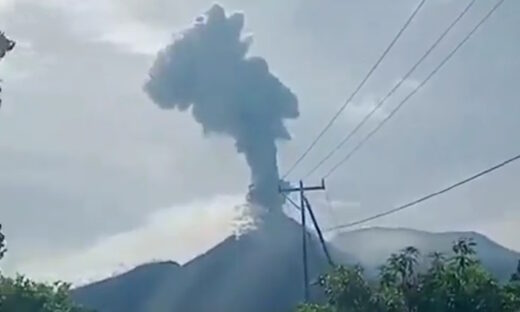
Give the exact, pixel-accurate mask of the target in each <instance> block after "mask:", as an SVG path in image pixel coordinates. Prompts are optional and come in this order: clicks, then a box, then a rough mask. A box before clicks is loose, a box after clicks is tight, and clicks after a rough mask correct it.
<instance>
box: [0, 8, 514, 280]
mask: <svg viewBox="0 0 520 312" xmlns="http://www.w3.org/2000/svg"><path fill="white" fill-rule="evenodd" d="M418 2H419V1H418V0H406V1H405V0H402V1H375V0H371V1H367V0H356V1H314V0H300V1H298V0H286V1H283V4H281V2H280V1H277V0H264V1H252V0H247V1H245V0H221V1H220V3H221V4H222V5H223V6H224V7H225V8H226V10H228V11H229V12H233V11H236V10H239V11H243V12H244V13H245V17H246V28H247V30H248V31H249V32H250V33H252V34H253V35H254V44H253V46H252V50H251V54H252V55H260V56H263V57H264V58H265V59H266V60H267V61H268V62H269V64H270V69H271V70H272V71H273V72H274V73H275V74H276V75H277V76H278V77H279V78H280V80H281V81H282V82H283V83H284V84H285V85H287V86H288V87H290V88H291V89H292V90H293V92H294V93H295V94H296V95H297V96H298V98H299V105H300V112H301V117H300V118H299V119H298V120H296V121H291V122H290V123H288V128H289V129H290V131H291V133H292V135H293V136H294V138H293V140H292V141H290V142H281V143H280V155H279V158H280V162H281V168H282V171H283V170H286V169H287V168H288V167H289V165H290V164H291V162H292V161H294V160H295V158H296V157H297V156H299V154H300V153H301V152H302V151H303V150H304V149H305V148H306V147H307V145H308V144H309V143H310V141H311V139H313V137H314V136H315V135H316V134H317V132H318V131H319V130H321V128H322V127H323V126H324V125H325V123H326V122H327V121H328V119H330V117H331V116H332V115H333V114H334V112H335V111H336V110H337V109H338V107H339V106H341V105H342V104H343V102H344V101H345V99H346V97H347V96H348V95H349V94H350V92H352V90H353V89H354V88H355V86H356V84H357V83H358V82H359V81H360V79H361V78H362V77H363V75H364V74H365V73H366V72H367V71H368V69H369V67H370V66H371V65H372V64H373V62H375V60H376V59H377V57H378V56H379V55H380V54H381V52H382V51H383V50H384V48H385V47H386V45H387V44H388V43H389V42H390V40H391V39H392V37H393V36H394V35H395V33H396V32H397V30H398V29H399V27H400V26H401V25H402V24H403V23H404V21H405V19H406V18H407V17H408V16H409V14H410V13H411V11H412V10H413V8H414V7H415V6H416V5H417V3H418ZM494 2H495V1H491V0H490V1H487V0H486V1H484V0H482V1H477V3H476V5H475V6H474V8H473V9H472V11H470V13H469V14H468V16H467V17H466V18H465V19H464V20H463V21H462V23H461V24H460V27H458V28H456V29H455V30H454V32H453V33H452V34H451V35H450V36H448V38H447V39H446V41H445V42H444V43H443V44H442V45H441V46H440V47H439V49H438V50H436V51H435V52H434V53H433V54H432V55H431V58H430V59H428V60H427V61H426V62H425V63H424V64H423V66H422V67H421V68H419V70H418V71H417V73H416V74H414V75H413V78H411V79H409V81H407V83H406V84H405V86H404V87H403V88H402V90H401V91H400V92H398V93H397V94H396V95H395V97H393V98H392V99H391V100H390V101H389V102H388V103H387V105H388V106H386V107H385V108H384V109H383V110H382V112H381V113H379V115H377V116H375V117H376V118H375V120H373V121H372V122H371V123H369V124H368V125H367V126H368V127H367V129H368V130H369V129H370V128H371V127H373V126H374V125H375V123H376V122H377V121H378V119H379V120H380V119H381V118H382V117H384V115H385V114H387V113H388V111H390V110H391V108H392V107H394V106H395V105H396V104H397V103H398V101H399V99H401V98H402V97H403V96H405V95H406V93H407V92H409V91H410V90H411V88H413V87H414V86H415V85H416V84H417V82H418V81H420V80H421V79H422V78H424V76H425V75H426V74H427V73H428V71H429V70H431V69H432V68H433V67H434V66H435V65H436V64H437V62H439V60H440V58H441V57H443V56H444V55H446V53H448V52H449V50H450V49H451V48H452V47H453V46H454V45H455V44H456V43H457V42H458V40H460V39H461V38H462V36H464V35H465V34H466V33H467V31H468V30H469V29H470V28H471V27H472V26H473V25H474V24H475V23H476V22H477V21H478V19H480V18H481V17H482V16H483V15H484V14H485V13H486V11H487V10H489V8H490V7H491V6H492V5H493V3H494ZM466 3H467V1H454V0H452V1H449V0H430V1H427V2H426V5H425V6H424V8H423V10H422V11H421V12H420V13H419V15H418V16H417V18H416V19H415V20H414V22H413V23H412V25H411V26H410V28H409V30H408V31H407V32H406V33H405V34H404V35H403V37H402V40H401V41H399V42H398V44H397V45H396V47H395V49H394V50H393V51H392V52H391V53H390V54H389V55H388V57H387V59H385V61H384V63H383V64H382V66H381V67H380V68H379V69H378V70H377V71H376V72H375V74H374V76H373V79H371V80H370V81H369V83H368V84H367V85H366V86H365V88H364V89H362V91H361V92H360V93H359V95H358V96H357V97H356V98H355V99H354V103H353V105H352V106H351V107H350V108H349V109H347V110H346V111H345V113H344V114H342V116H341V118H339V120H338V122H337V123H336V124H335V126H334V127H333V128H332V129H331V131H330V132H329V133H328V135H327V136H326V137H324V139H323V140H322V141H321V143H320V144H319V145H318V146H317V148H316V149H315V150H314V151H313V153H311V154H310V155H309V158H308V159H306V160H305V161H304V162H303V163H302V164H301V166H300V167H298V168H297V170H295V172H294V174H293V175H292V176H291V177H290V178H292V179H297V178H299V177H300V176H301V175H302V174H304V173H305V171H306V170H309V169H310V168H311V167H312V166H313V165H314V164H315V163H316V162H317V161H318V160H319V159H320V157H323V156H324V155H325V154H326V153H327V152H328V151H329V149H331V148H332V146H333V145H334V143H336V142H338V141H339V140H340V139H341V138H342V137H343V136H344V135H345V134H346V133H347V131H348V130H349V129H352V127H353V126H354V125H355V123H356V121H359V120H360V118H362V116H363V114H364V113H366V112H368V111H369V109H370V108H371V107H372V105H374V101H376V100H377V99H379V98H380V97H381V96H383V95H384V94H385V93H386V92H387V91H388V90H389V89H390V88H391V87H392V86H393V84H395V82H396V81H398V79H400V78H401V77H402V76H403V74H404V73H405V72H406V71H407V70H408V68H409V67H410V66H411V65H412V64H413V63H414V62H415V61H416V59H417V58H418V57H419V56H420V55H421V54H422V53H423V52H424V51H425V50H426V49H427V48H428V46H429V45H430V44H431V43H432V42H433V41H434V40H435V39H436V37H437V36H438V35H439V34H440V33H441V32H442V31H443V29H444V28H445V27H446V25H447V24H448V23H450V22H451V20H452V19H453V18H454V17H455V16H456V15H457V14H459V12H460V11H461V10H462V9H463V7H464V6H465V5H466ZM211 4H212V1H206V0H190V1H187V0H150V1H138V0H89V1H85V0H74V1H72V0H45V1H41V0H1V2H0V29H1V30H4V31H5V32H6V34H7V35H8V36H9V37H11V38H12V39H14V40H16V41H17V46H16V48H15V49H14V50H13V51H12V52H11V53H9V54H8V55H7V56H6V57H5V58H4V59H3V60H2V61H1V62H0V76H1V78H2V79H3V81H4V82H3V84H2V88H3V92H2V99H3V105H2V108H1V109H0V221H1V222H2V224H3V226H4V230H5V234H6V235H7V237H8V243H9V254H8V257H7V259H5V260H4V261H3V263H2V267H3V269H4V270H5V271H7V272H9V273H13V272H16V271H23V272H26V273H28V274H29V275H31V276H33V277H36V278H40V279H55V278H62V279H67V280H71V281H75V282H77V281H85V280H89V279H92V278H99V277H101V276H103V275H106V274H109V273H111V272H117V271H119V270H123V269H125V268H127V267H130V266H132V265H136V264H138V263H141V262H145V261H149V260H153V259H173V260H176V261H180V262H184V261H187V260H189V259H190V258H192V257H193V256H194V255H196V254H197V253H199V252H201V251H204V250H205V249H207V248H209V247H210V246H212V245H213V244H215V243H216V242H218V241H219V240H220V239H222V238H224V237H225V236H226V235H228V234H229V233H231V230H232V222H231V221H232V220H233V219H234V216H235V215H236V213H237V212H236V209H235V207H236V206H237V205H240V204H242V203H243V198H244V195H245V193H246V192H247V187H248V183H249V181H248V179H249V170H248V168H247V166H246V163H245V160H244V159H243V157H242V155H237V154H236V152H235V148H234V146H233V141H232V140H231V139H229V138H226V137H220V136H216V135H212V136H209V137H204V136H203V134H202V130H201V128H200V126H199V125H198V124H197V123H196V122H195V121H194V120H193V119H192V117H191V115H190V114H187V113H181V112H177V111H163V110H160V109H159V108H157V106H156V105H155V104H153V103H152V102H151V101H150V100H149V99H148V98H147V96H146V95H145V94H144V92H143V89H142V86H143V83H144V81H145V80H146V78H147V73H148V69H149V68H150V66H151V64H152V62H153V60H154V59H155V54H156V52H157V51H158V50H159V49H161V48H162V47H164V46H165V45H166V44H168V43H169V42H170V41H171V38H172V35H173V34H175V33H178V32H179V31H180V30H182V29H184V28H186V27H189V25H190V24H191V23H192V22H193V20H194V19H195V17H197V16H198V15H200V14H202V13H204V12H205V11H206V10H207V9H209V8H210V6H211ZM518 16H520V2H518V1H514V0H510V1H506V2H505V4H504V5H503V6H502V7H501V8H500V9H499V10H498V11H497V12H496V14H495V15H493V17H492V18H491V19H490V20H489V21H488V22H487V23H486V24H485V25H484V27H483V28H482V29H481V30H480V31H479V32H478V33H477V34H476V35H475V36H474V37H472V38H471V40H470V41H468V43H467V44H466V45H465V46H464V47H463V49H461V50H460V52H459V53H458V54H457V55H456V56H455V57H454V58H453V59H452V60H451V61H450V63H448V64H447V66H446V67H445V68H444V69H443V70H442V71H441V72H439V74H438V75H437V76H436V77H435V78H434V79H432V80H431V82H430V83H429V84H428V85H427V86H426V87H425V88H424V89H423V90H422V91H421V92H420V93H418V94H417V95H416V96H415V97H414V98H413V99H412V100H411V101H410V102H408V103H407V104H406V106H404V107H403V109H402V110H401V111H400V112H399V113H398V115H396V117H395V118H394V119H392V120H391V121H390V122H389V123H388V125H386V126H385V127H384V128H383V130H382V131H381V132H380V133H378V134H377V136H375V137H374V138H373V140H371V141H370V143H369V144H367V145H366V146H365V147H364V148H363V149H362V150H360V151H359V152H358V153H357V154H355V156H354V157H353V158H352V159H351V160H350V161H349V162H347V163H346V164H345V165H344V166H342V167H341V168H340V169H339V170H338V171H337V172H335V174H334V175H333V176H331V177H330V178H329V180H328V181H327V184H328V191H327V194H328V197H329V198H330V199H331V201H332V202H333V207H332V208H331V207H328V205H327V204H326V200H325V195H324V194H315V195H313V197H312V199H313V201H314V202H315V203H316V205H317V206H318V209H319V210H320V216H321V217H322V219H323V223H327V224H328V225H334V224H337V223H339V222H349V221H353V220H355V219H357V218H360V217H365V216H369V215H371V214H374V213H377V212H379V211H382V210H385V209H388V208H391V207H394V206H397V205H399V204H403V203H405V202H407V201H410V200H412V199H414V198H416V197H418V196H420V195H423V194H426V193H428V192H431V191H434V190H436V189H438V188H441V187H443V186H446V185H448V184H450V183H453V182H455V181H457V180H459V179H461V178H463V177H465V176H467V175H469V174H472V173H474V172H476V171H479V170H482V169H484V168H486V167H489V166H491V165H493V164H495V163H497V162H500V161H502V160H504V159H506V158H508V157H511V156H512V155H513V154H515V153H518V152H519V151H520V145H519V143H520V139H519V138H520V137H519V133H520V104H519V103H518V97H517V91H518V90H517V89H518V81H520V57H519V55H520V41H519V40H518V38H520V19H519V18H518ZM365 132H366V131H365ZM360 134H362V133H360ZM357 139H358V138H356V139H355V140H354V141H353V142H351V143H355V141H356V140H357ZM352 146H353V144H351V145H349V146H347V147H346V149H344V150H342V151H341V152H340V153H338V155H337V158H335V159H334V160H335V161H337V160H338V159H339V158H341V156H343V155H345V154H346V153H347V152H348V150H349V148H352ZM333 163H334V162H331V163H328V164H327V165H325V166H324V168H322V170H321V171H320V172H318V174H316V176H314V179H311V180H310V181H309V182H315V181H317V180H318V178H319V177H320V174H323V173H325V171H326V170H325V169H328V168H330V166H331V165H332V164H333ZM519 184H520V164H512V165H511V166H509V167H507V168H504V169H503V170H501V171H499V172H496V173H493V174H492V175H489V176H486V177H485V178H483V179H481V180H478V181H476V182H475V183H473V184H471V185H467V186H465V187H463V188H461V189H458V190H456V191H453V192H451V193H449V194H447V195H444V196H442V197H439V198H437V199H434V200H432V201H429V202H428V203H426V204H423V205H420V206H417V207H415V208H413V209H410V210H408V211H404V212H401V213H399V214H395V215H393V216H390V217H387V218H383V219H380V220H378V221H377V222H373V223H370V224H367V225H366V226H373V225H382V226H392V227H411V228H416V229H424V230H431V231H447V230H472V231H479V232H481V233H484V234H486V235H488V236H489V237H490V238H492V239H494V240H496V241H497V242H499V243H501V244H503V245H505V246H507V247H510V248H514V249H516V250H520V240H519V239H518V237H520V209H519V208H520V207H519V204H518V203H519V202H520V195H519V194H518V185H519ZM328 220H333V221H330V222H329V221H328Z"/></svg>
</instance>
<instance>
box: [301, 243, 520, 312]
mask: <svg viewBox="0 0 520 312" xmlns="http://www.w3.org/2000/svg"><path fill="white" fill-rule="evenodd" d="M452 249H453V256H451V257H446V256H445V255H443V254H440V253H433V254H431V255H429V259H430V261H429V267H428V268H427V269H426V270H420V269H419V268H418V267H419V256H420V253H419V251H418V250H417V249H416V248H414V247H408V248H405V249H403V250H401V251H400V252H399V253H397V254H392V255H391V256H390V257H389V258H388V260H387V261H386V263H385V265H383V266H382V267H381V268H380V278H379V280H378V281H377V282H370V281H367V280H366V279H365V277H364V274H363V269H362V268H361V267H353V268H347V267H344V266H338V267H336V268H335V269H334V270H333V271H332V272H331V273H329V274H326V275H324V276H322V277H321V278H320V282H319V284H320V286H321V287H322V290H323V291H324V293H325V295H326V298H327V301H328V302H327V304H325V305H315V304H309V305H301V306H300V307H298V309H297V312H373V311H378V312H404V311H407V312H412V311H413V312H473V311H486V312H487V311H489V312H498V311H500V312H518V311H520V262H519V265H518V268H517V272H515V273H514V274H513V275H512V276H511V280H510V281H509V282H508V283H507V284H500V283H498V282H497V281H496V280H495V279H494V278H493V277H492V276H491V275H490V274H489V273H488V272H486V271H485V270H484V269H483V268H482V266H481V265H480V263H479V261H478V260H477V258H476V253H475V243H474V242H473V241H471V240H464V239H461V240H459V241H457V242H455V243H454V244H453V248H452Z"/></svg>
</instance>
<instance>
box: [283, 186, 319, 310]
mask: <svg viewBox="0 0 520 312" xmlns="http://www.w3.org/2000/svg"><path fill="white" fill-rule="evenodd" d="M323 190H325V180H321V185H319V186H304V185H303V181H302V180H300V183H299V186H298V187H292V188H282V187H279V191H280V193H282V194H286V193H287V194H288V193H293V192H299V193H300V212H301V222H302V251H303V255H302V258H303V290H304V299H305V302H309V297H310V296H309V270H308V263H307V230H306V220H305V191H323ZM313 219H314V218H313ZM313 222H314V221H313Z"/></svg>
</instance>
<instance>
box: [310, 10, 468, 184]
mask: <svg viewBox="0 0 520 312" xmlns="http://www.w3.org/2000/svg"><path fill="white" fill-rule="evenodd" d="M475 2H476V0H471V1H470V2H469V3H468V5H467V6H466V7H465V8H464V10H463V11H462V12H461V13H460V14H459V15H458V16H457V17H456V18H455V19H454V20H453V21H452V22H451V23H450V24H449V25H448V27H447V28H446V29H445V30H444V32H443V33H442V34H441V35H440V36H439V38H437V40H435V42H434V43H433V44H432V45H431V46H430V47H429V48H428V50H426V52H425V53H424V54H423V55H422V56H421V57H420V58H419V60H418V61H417V62H416V63H415V64H414V65H413V66H412V67H411V68H410V69H409V70H408V72H407V73H406V74H405V75H404V76H403V77H402V78H401V80H399V82H397V84H396V85H395V86H394V87H393V88H392V89H391V90H390V91H389V92H388V93H387V94H386V95H385V96H384V97H383V98H381V100H379V102H378V103H377V105H376V106H374V108H373V109H372V110H371V111H370V113H368V115H366V116H365V117H364V118H363V119H362V120H361V122H359V123H358V124H357V125H356V127H355V128H354V129H353V130H352V131H351V132H350V133H348V134H347V136H345V137H344V138H343V140H341V141H340V143H339V144H338V145H336V147H334V148H333V149H332V150H331V151H330V153H328V154H327V156H325V157H324V158H323V159H322V160H321V161H319V162H318V164H317V165H316V166H314V167H313V168H312V169H311V170H309V172H307V174H306V175H305V178H307V177H309V176H310V175H312V174H313V173H314V172H316V170H318V169H319V168H320V167H321V166H322V165H323V164H324V163H325V162H326V161H327V160H329V159H330V158H331V157H332V156H333V155H335V154H336V152H338V151H339V150H340V149H341V148H342V147H343V146H344V145H345V144H346V143H347V142H348V141H349V140H350V139H351V138H352V137H353V136H354V135H355V134H356V133H357V132H358V131H359V129H361V127H363V125H364V124H365V123H366V122H367V121H368V120H369V119H370V118H371V117H372V116H373V115H374V114H375V113H376V112H377V111H378V110H379V109H380V108H381V107H382V106H383V104H384V103H386V101H387V100H388V99H389V98H390V97H391V96H392V95H393V94H394V93H395V92H396V91H397V89H399V88H400V87H401V85H402V84H403V83H404V82H405V81H406V80H407V79H408V78H409V77H410V76H411V75H412V74H413V73H414V72H415V70H416V69H417V68H418V67H419V65H420V64H422V63H423V62H424V60H426V58H427V57H428V56H429V55H430V54H431V53H432V52H433V50H435V48H436V47H437V46H438V45H439V44H440V43H441V42H442V40H444V38H445V37H446V36H447V35H448V33H449V32H450V31H451V30H452V29H453V28H454V27H455V26H456V25H457V24H458V23H459V21H460V20H461V19H462V18H463V17H464V15H466V13H468V11H469V10H470V8H471V7H472V6H473V5H474V4H475Z"/></svg>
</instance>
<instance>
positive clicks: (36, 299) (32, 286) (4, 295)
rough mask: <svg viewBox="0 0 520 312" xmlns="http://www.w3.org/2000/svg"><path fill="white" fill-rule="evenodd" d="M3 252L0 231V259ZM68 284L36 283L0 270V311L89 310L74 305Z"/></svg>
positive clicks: (77, 311) (68, 311)
mask: <svg viewBox="0 0 520 312" xmlns="http://www.w3.org/2000/svg"><path fill="white" fill-rule="evenodd" d="M1 229H2V227H1V225H0V230H1ZM5 252H6V249H5V237H4V235H3V234H2V233H1V232H0V259H1V258H3V256H4V254H5ZM69 286H70V285H68V284H66V283H62V282H57V283H54V284H51V285H47V284H43V283H37V282H33V281H31V280H29V279H28V278H26V277H23V276H18V277H17V278H9V277H4V276H3V275H1V272H0V312H87V311H90V310H86V309H83V308H81V307H79V306H77V305H75V304H74V303H73V302H72V301H71V300H70V297H69V289H70V288H69Z"/></svg>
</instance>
